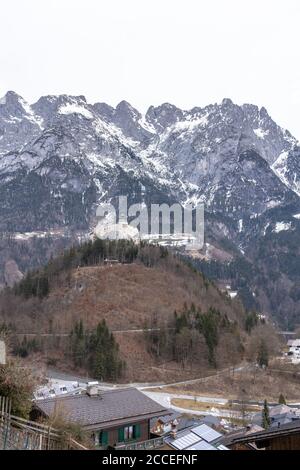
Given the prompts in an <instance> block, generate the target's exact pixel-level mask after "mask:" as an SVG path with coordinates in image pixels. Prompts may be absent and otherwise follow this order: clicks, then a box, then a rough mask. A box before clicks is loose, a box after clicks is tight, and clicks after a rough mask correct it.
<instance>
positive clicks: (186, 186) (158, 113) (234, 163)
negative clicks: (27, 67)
mask: <svg viewBox="0 0 300 470" xmlns="http://www.w3.org/2000/svg"><path fill="white" fill-rule="evenodd" d="M0 181H1V185H0V197H1V201H2V204H1V208H0V230H1V232H2V234H3V236H2V238H3V237H4V238H5V237H6V238H7V237H8V238H9V240H11V239H12V238H16V237H17V236H20V232H21V233H22V234H24V232H26V234H27V235H26V236H27V237H30V236H32V234H34V235H36V236H37V237H38V236H41V233H42V234H43V235H42V236H43V237H45V236H47V235H50V238H51V233H53V232H55V233H56V234H57V233H58V232H59V233H60V234H61V236H66V234H69V233H70V232H72V233H77V232H78V231H79V232H80V233H81V234H82V233H89V231H90V230H91V229H92V227H93V226H94V223H95V209H96V207H97V204H98V202H99V201H100V200H101V201H105V200H107V201H111V200H112V199H113V198H114V197H115V196H118V195H121V194H122V195H128V196H129V200H130V202H140V201H141V197H142V196H141V195H143V198H144V200H145V203H146V204H148V203H163V202H176V201H178V202H180V203H182V204H186V203H188V202H191V203H193V204H196V203H197V202H204V203H205V208H206V226H205V229H206V242H207V243H210V244H213V245H215V246H216V247H217V248H221V249H222V250H225V251H226V252H227V253H228V252H229V253H230V256H232V257H233V259H234V260H235V261H236V260H238V266H239V267H238V268H236V266H235V267H234V270H235V271H234V280H235V282H236V283H237V288H238V289H239V288H241V287H243V288H244V287H245V286H244V284H246V287H247V292H248V294H247V295H248V301H249V297H251V296H252V297H253V292H255V291H256V293H255V298H254V297H253V298H252V303H251V301H249V306H251V304H252V306H253V307H254V306H255V307H256V308H258V309H259V310H261V311H264V312H266V313H267V314H273V315H274V316H275V317H277V318H278V319H280V321H281V322H282V323H283V324H284V325H285V326H286V327H288V326H293V325H295V324H297V323H298V319H297V315H298V313H299V308H300V291H299V289H298V288H297V285H299V284H298V283H299V280H300V263H299V248H298V247H299V246H300V245H299V243H298V242H299V238H300V236H299V228H300V147H299V143H298V141H297V140H296V139H295V138H294V137H293V136H292V135H291V134H290V133H289V132H288V131H286V130H284V129H282V128H281V127H280V126H278V125H277V124H276V123H275V122H274V121H273V120H272V118H271V117H270V116H269V115H268V113H267V111H266V109H265V108H261V109H259V108H258V107H257V106H254V105H249V104H245V105H243V106H237V105H235V104H234V103H232V101H231V100H229V99H224V100H223V101H222V103H221V104H214V105H209V106H207V107H205V108H198V107H196V108H193V109H191V110H188V111H186V110H181V109H179V108H176V107H175V106H173V105H171V104H168V103H165V104H163V105H161V106H158V107H153V106H151V107H150V108H149V109H148V111H147V113H146V114H145V115H142V114H141V113H140V112H139V111H137V110H136V109H134V108H133V107H132V106H131V105H130V104H129V103H127V102H125V101H122V102H121V103H119V104H118V106H117V107H116V108H113V107H111V106H109V105H107V104H105V103H96V104H89V103H87V101H86V99H85V98H84V97H83V96H67V95H61V96H45V97H42V98H40V99H39V100H38V101H37V102H36V103H35V104H33V105H29V104H28V103H26V101H25V100H24V99H23V98H21V97H20V96H18V95H17V94H16V93H14V92H8V93H7V94H6V95H5V96H4V97H3V98H2V99H1V100H0ZM4 234H5V235H4ZM45 234H46V235H45ZM23 238H24V237H23ZM25 238H26V237H25ZM4 246H5V244H4ZM6 253H7V254H6V255H4V254H3V253H2V257H0V258H1V259H0V261H1V262H3V263H5V262H6V261H7V256H8V257H10V258H13V259H15V260H16V261H17V262H18V264H19V263H20V262H21V261H20V260H19V259H17V258H18V257H19V258H20V256H19V254H18V255H17V256H16V255H15V252H14V249H9V248H8V249H7V247H6ZM241 260H242V261H245V262H246V263H249V266H251V270H252V269H253V272H252V271H251V272H252V274H251V276H249V277H247V276H246V275H245V273H244V272H242V273H241V269H240V265H241V264H242V261H241ZM205 262H210V260H209V259H206V260H205ZM227 263H228V261H227ZM223 264H224V263H223ZM24 268H25V269H26V266H24ZM249 270H250V268H249V269H248V271H247V272H250V271H249ZM223 271H224V270H223V268H221V267H220V269H219V274H218V275H216V276H217V277H222V276H223V277H224V274H222V276H221V272H222V273H223ZM226 276H227V274H226ZM226 279H228V276H227V277H226ZM229 280H230V278H229ZM231 280H232V279H231Z"/></svg>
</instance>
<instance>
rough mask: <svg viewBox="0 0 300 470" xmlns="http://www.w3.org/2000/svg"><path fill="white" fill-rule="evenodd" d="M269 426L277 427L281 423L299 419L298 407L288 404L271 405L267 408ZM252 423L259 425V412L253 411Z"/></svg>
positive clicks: (260, 420)
mask: <svg viewBox="0 0 300 470" xmlns="http://www.w3.org/2000/svg"><path fill="white" fill-rule="evenodd" d="M269 417H270V421H271V423H270V427H271V428H274V427H279V426H281V425H282V424H288V423H291V422H292V421H296V420H298V419H300V409H299V408H295V407H291V406H288V405H283V404H282V405H276V406H272V407H271V408H270V410H269ZM252 423H255V424H258V425H260V424H261V423H262V414H261V412H259V413H255V415H254V416H253V418H252Z"/></svg>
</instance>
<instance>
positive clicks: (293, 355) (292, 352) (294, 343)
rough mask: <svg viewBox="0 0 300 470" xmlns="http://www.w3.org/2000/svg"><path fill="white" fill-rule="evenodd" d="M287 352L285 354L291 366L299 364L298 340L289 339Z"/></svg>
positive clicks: (299, 340) (299, 342)
mask: <svg viewBox="0 0 300 470" xmlns="http://www.w3.org/2000/svg"><path fill="white" fill-rule="evenodd" d="M288 346H289V351H288V353H287V355H288V357H290V359H291V361H292V363H293V364H299V363H300V339H291V340H289V341H288Z"/></svg>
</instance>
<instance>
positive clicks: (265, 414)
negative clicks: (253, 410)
mask: <svg viewBox="0 0 300 470" xmlns="http://www.w3.org/2000/svg"><path fill="white" fill-rule="evenodd" d="M270 424H271V419H270V413H269V406H268V402H267V400H265V401H264V407H263V410H262V427H263V428H264V429H268V428H269V426H270Z"/></svg>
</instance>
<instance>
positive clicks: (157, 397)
mask: <svg viewBox="0 0 300 470" xmlns="http://www.w3.org/2000/svg"><path fill="white" fill-rule="evenodd" d="M142 392H143V393H144V394H145V395H147V396H148V397H149V398H151V399H152V400H154V401H156V402H157V403H159V404H160V405H162V406H164V407H165V408H172V409H173V410H176V411H179V412H180V413H189V414H193V415H196V416H206V415H214V416H220V417H222V418H241V417H242V414H241V412H239V411H236V410H231V409H230V408H228V409H226V405H227V404H228V400H226V399H224V398H212V397H203V396H197V397H195V399H196V401H198V402H203V403H215V404H216V405H222V406H224V409H222V410H220V409H218V408H214V407H212V408H210V409H208V410H207V411H202V410H201V411H197V410H193V409H188V408H180V407H178V406H175V405H173V404H172V403H171V400H172V399H174V398H179V399H183V400H185V399H188V400H193V397H191V396H190V395H182V394H177V393H160V392H149V391H145V390H142ZM251 414H252V413H248V414H247V416H249V417H250V416H251Z"/></svg>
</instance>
